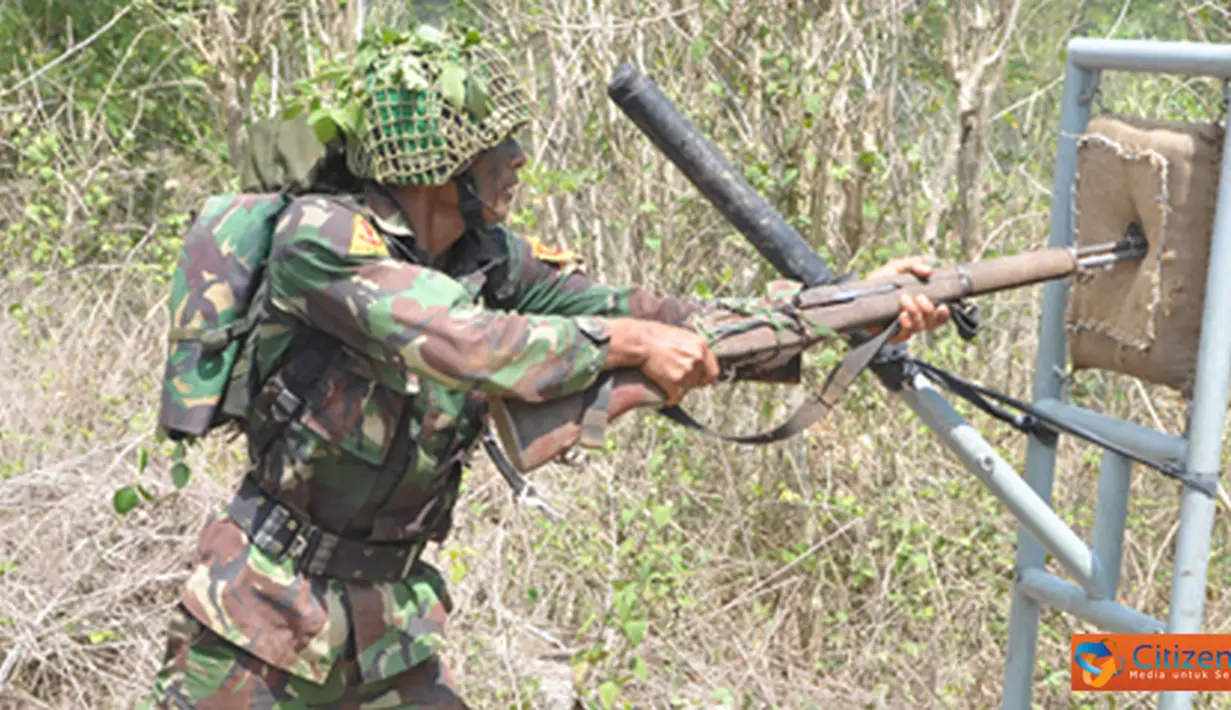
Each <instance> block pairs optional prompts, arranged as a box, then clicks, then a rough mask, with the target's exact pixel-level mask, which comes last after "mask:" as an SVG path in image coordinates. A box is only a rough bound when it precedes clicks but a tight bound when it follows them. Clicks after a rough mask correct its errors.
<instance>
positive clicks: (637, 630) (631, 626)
mask: <svg viewBox="0 0 1231 710" xmlns="http://www.w3.org/2000/svg"><path fill="white" fill-rule="evenodd" d="M648 623H649V622H647V621H645V620H644V619H637V620H630V621H625V622H624V624H623V625H622V626H621V627H620V630H622V631H623V632H624V635H625V636H626V637H627V638H628V642H629V643H631V644H632V645H634V646H637V645H640V643H641V639H642V638H644V637H645V629H646V626H648Z"/></svg>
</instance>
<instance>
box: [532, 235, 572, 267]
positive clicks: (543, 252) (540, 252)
mask: <svg viewBox="0 0 1231 710" xmlns="http://www.w3.org/2000/svg"><path fill="white" fill-rule="evenodd" d="M526 241H528V242H530V248H531V249H533V250H534V258H535V259H538V260H539V261H543V262H547V263H548V264H555V265H557V266H565V265H580V264H582V263H583V262H584V260H583V259H582V258H581V257H580V256H579V255H578V254H577V253H576V252H574V251H573V250H572V249H553V248H551V247H549V246H547V245H546V244H544V243H543V242H542V241H541V240H540V239H539V238H538V237H526Z"/></svg>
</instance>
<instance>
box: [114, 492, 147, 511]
mask: <svg viewBox="0 0 1231 710" xmlns="http://www.w3.org/2000/svg"><path fill="white" fill-rule="evenodd" d="M140 503H141V498H140V496H139V495H138V494H137V488H136V487H135V486H124V487H123V488H121V489H120V490H118V491H116V492H115V495H113V496H112V497H111V506H112V507H113V508H115V512H117V513H119V514H120V515H125V514H126V513H128V512H129V511H130V510H132V509H133V508H136V507H137V506H138V505H139V504H140Z"/></svg>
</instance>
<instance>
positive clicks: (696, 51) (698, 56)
mask: <svg viewBox="0 0 1231 710" xmlns="http://www.w3.org/2000/svg"><path fill="white" fill-rule="evenodd" d="M708 46H709V43H708V42H706V41H705V38H704V37H698V38H696V39H694V40H693V41H692V47H691V48H690V52H689V56H691V57H692V60H693V61H694V62H699V61H701V60H702V59H705V50H706V48H707V47H708Z"/></svg>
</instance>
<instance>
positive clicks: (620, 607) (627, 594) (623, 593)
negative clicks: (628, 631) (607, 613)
mask: <svg viewBox="0 0 1231 710" xmlns="http://www.w3.org/2000/svg"><path fill="white" fill-rule="evenodd" d="M613 601H614V602H615V610H616V617H617V618H619V619H620V620H621V621H623V620H625V619H627V618H628V617H630V616H632V613H633V604H635V603H636V602H637V590H636V589H633V588H632V587H625V588H623V589H621V590H620V591H618V592H616V594H615V599H614V600H613Z"/></svg>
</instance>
